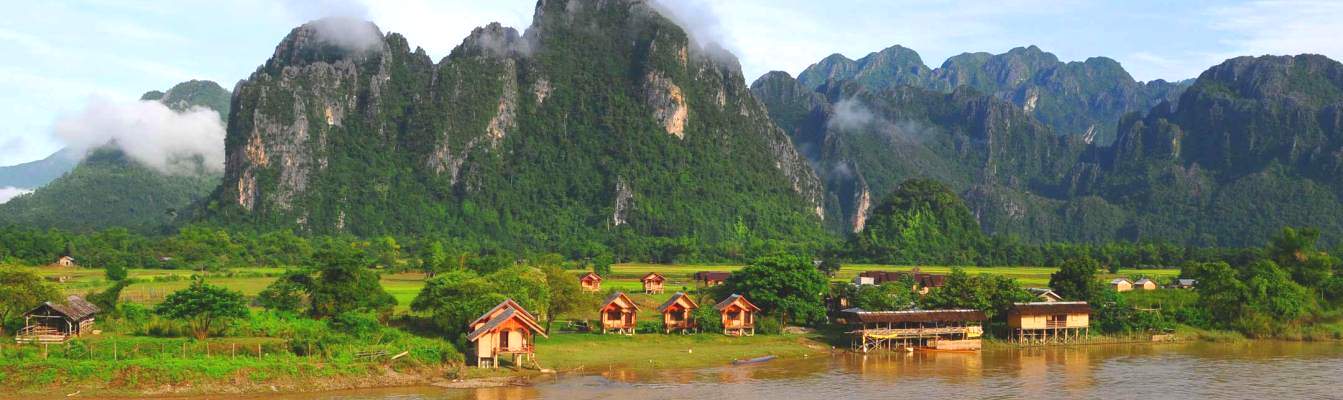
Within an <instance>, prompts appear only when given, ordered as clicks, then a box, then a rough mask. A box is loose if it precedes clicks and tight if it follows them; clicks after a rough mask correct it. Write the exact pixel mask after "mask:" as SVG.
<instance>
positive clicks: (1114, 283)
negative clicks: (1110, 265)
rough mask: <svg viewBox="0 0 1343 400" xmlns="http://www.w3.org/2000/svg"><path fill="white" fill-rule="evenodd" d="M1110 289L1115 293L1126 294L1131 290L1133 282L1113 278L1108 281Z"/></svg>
mask: <svg viewBox="0 0 1343 400" xmlns="http://www.w3.org/2000/svg"><path fill="white" fill-rule="evenodd" d="M1110 288H1111V289H1114V290H1115V291H1116V292H1127V291H1130V290H1133V282H1132V281H1129V280H1128V279H1126V278H1115V279H1114V280H1111V281H1110Z"/></svg>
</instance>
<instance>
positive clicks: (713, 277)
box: [695, 271, 732, 286]
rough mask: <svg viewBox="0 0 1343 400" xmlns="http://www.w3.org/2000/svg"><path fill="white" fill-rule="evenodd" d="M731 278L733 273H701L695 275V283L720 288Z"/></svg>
mask: <svg viewBox="0 0 1343 400" xmlns="http://www.w3.org/2000/svg"><path fill="white" fill-rule="evenodd" d="M731 276H732V273H731V272H721V271H700V272H696V273H695V282H699V283H700V285H702V286H718V285H722V284H723V282H727V278H729V277H731Z"/></svg>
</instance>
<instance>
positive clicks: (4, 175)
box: [0, 149, 83, 189]
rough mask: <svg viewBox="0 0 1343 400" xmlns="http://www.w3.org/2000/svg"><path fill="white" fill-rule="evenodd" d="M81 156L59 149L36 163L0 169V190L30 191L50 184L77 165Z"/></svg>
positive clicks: (68, 150)
mask: <svg viewBox="0 0 1343 400" xmlns="http://www.w3.org/2000/svg"><path fill="white" fill-rule="evenodd" d="M82 156H83V155H81V154H74V151H73V150H70V149H61V150H59V151H57V152H55V153H51V155H49V156H47V157H46V158H43V159H41V160H37V161H30V162H26V163H23V164H17V165H10V166H5V167H0V188H2V187H16V188H22V189H32V188H36V187H39V186H42V185H45V184H47V182H51V181H52V180H53V179H56V178H58V177H60V176H61V174H64V173H66V172H69V171H70V169H72V168H74V167H75V165H76V164H79V159H80V158H81V157H82Z"/></svg>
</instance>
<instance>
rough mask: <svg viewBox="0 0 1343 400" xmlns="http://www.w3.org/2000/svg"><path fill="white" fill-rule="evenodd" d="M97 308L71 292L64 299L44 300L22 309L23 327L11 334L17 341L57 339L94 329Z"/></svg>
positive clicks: (38, 341)
mask: <svg viewBox="0 0 1343 400" xmlns="http://www.w3.org/2000/svg"><path fill="white" fill-rule="evenodd" d="M100 311H102V310H100V309H98V306H96V305H93V303H90V302H88V301H87V300H84V298H83V297H79V296H75V295H70V296H69V297H66V298H65V301H64V302H51V301H48V302H45V303H42V304H41V305H39V306H37V307H36V308H33V309H32V310H30V311H28V312H26V313H23V329H20V330H19V332H18V334H17V335H14V341H15V342H17V343H59V342H64V341H66V340H68V339H70V338H72V337H77V336H80V335H84V334H88V333H92V332H93V321H94V318H93V317H94V315H96V314H98V313H99V312H100Z"/></svg>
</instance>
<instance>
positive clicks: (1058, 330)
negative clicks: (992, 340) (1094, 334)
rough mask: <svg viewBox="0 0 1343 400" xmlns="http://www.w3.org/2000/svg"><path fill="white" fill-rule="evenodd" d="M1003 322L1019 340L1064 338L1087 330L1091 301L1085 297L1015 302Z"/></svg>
mask: <svg viewBox="0 0 1343 400" xmlns="http://www.w3.org/2000/svg"><path fill="white" fill-rule="evenodd" d="M1007 326H1008V327H1009V328H1011V329H1012V335H1013V337H1014V338H1015V339H1016V340H1017V341H1018V342H1021V343H1048V342H1068V341H1072V340H1077V339H1081V338H1085V337H1086V336H1087V334H1088V333H1090V330H1091V305H1090V304H1087V302H1085V301H1056V302H1033V303H1015V304H1013V305H1012V310H1010V311H1008V313H1007Z"/></svg>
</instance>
